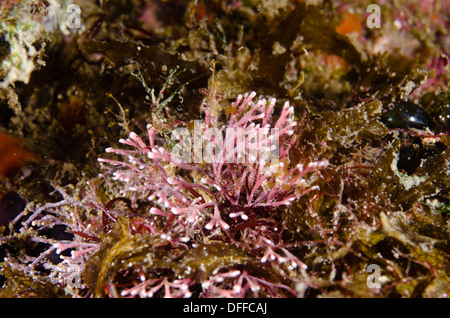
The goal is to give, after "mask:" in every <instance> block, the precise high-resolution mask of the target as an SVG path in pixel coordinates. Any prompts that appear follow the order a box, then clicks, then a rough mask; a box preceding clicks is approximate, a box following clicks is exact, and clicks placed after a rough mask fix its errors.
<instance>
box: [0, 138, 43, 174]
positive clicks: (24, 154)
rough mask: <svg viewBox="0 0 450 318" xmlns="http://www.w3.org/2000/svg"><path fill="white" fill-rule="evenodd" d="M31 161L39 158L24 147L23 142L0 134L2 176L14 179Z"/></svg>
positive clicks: (0, 169)
mask: <svg viewBox="0 0 450 318" xmlns="http://www.w3.org/2000/svg"><path fill="white" fill-rule="evenodd" d="M29 159H34V160H38V159H39V156H38V155H36V154H34V153H32V152H30V151H29V150H27V149H26V148H25V147H23V146H22V140H20V139H19V138H16V137H11V136H8V135H4V134H0V175H2V176H5V177H12V176H14V174H15V173H16V172H17V171H18V170H19V168H20V167H21V166H22V165H23V163H24V162H25V161H27V160H29Z"/></svg>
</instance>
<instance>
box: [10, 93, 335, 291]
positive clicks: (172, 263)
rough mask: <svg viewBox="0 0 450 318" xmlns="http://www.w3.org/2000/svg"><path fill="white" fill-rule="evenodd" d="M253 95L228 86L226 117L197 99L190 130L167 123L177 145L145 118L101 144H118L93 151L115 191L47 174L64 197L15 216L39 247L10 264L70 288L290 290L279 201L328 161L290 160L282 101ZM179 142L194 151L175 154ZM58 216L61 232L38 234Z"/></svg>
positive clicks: (299, 191) (295, 280) (295, 287)
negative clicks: (230, 98)
mask: <svg viewBox="0 0 450 318" xmlns="http://www.w3.org/2000/svg"><path fill="white" fill-rule="evenodd" d="M255 96H256V93H254V92H253V93H251V94H246V95H244V96H241V95H240V96H238V98H237V100H236V101H235V102H234V103H232V104H231V108H232V111H231V115H230V117H229V119H228V120H227V121H226V123H227V124H226V125H223V126H221V127H219V126H217V125H215V124H213V123H216V124H217V122H218V121H216V120H212V118H211V116H210V114H209V112H208V110H206V115H205V120H204V123H201V124H199V123H198V122H197V123H196V125H194V126H195V127H196V128H197V129H194V132H191V131H189V130H188V129H187V128H184V127H182V128H180V127H178V128H177V129H174V135H173V136H175V137H176V138H175V139H176V140H175V141H179V142H178V143H177V144H176V145H174V142H173V141H174V140H171V141H170V140H169V139H168V138H167V136H165V137H164V135H163V134H162V132H161V131H160V130H159V127H158V126H151V125H149V126H148V127H147V131H146V132H145V134H144V135H145V136H146V138H144V137H143V136H142V137H141V136H139V135H138V134H136V133H135V132H131V133H130V134H129V138H127V139H121V140H120V142H121V143H122V144H124V145H126V146H127V147H129V148H128V149H117V148H108V149H106V152H108V153H111V154H116V155H117V158H115V159H110V158H108V159H107V158H100V159H98V160H99V161H100V162H101V163H102V165H103V166H104V168H105V170H104V171H105V172H104V173H103V174H102V175H101V177H102V178H103V181H104V182H105V183H106V184H108V189H116V192H115V193H114V194H113V196H114V198H113V199H112V200H110V201H109V202H108V203H106V204H105V203H103V200H102V194H101V193H98V192H99V191H98V185H96V184H95V182H88V186H87V188H86V189H85V190H84V191H82V192H80V193H78V194H74V193H68V192H67V191H66V190H65V189H63V188H60V187H56V186H55V187H56V189H57V190H58V191H59V193H60V194H61V195H62V196H63V200H62V201H60V202H58V203H48V204H46V205H44V206H42V207H40V208H33V207H31V206H30V207H29V208H28V210H30V211H31V212H32V213H31V214H29V215H28V216H27V218H26V221H23V222H22V225H21V232H22V233H23V235H27V234H26V233H29V235H30V239H31V240H32V241H33V242H35V243H36V244H41V245H42V253H40V255H39V256H37V257H28V258H27V259H24V260H23V261H22V262H20V263H17V262H13V261H12V259H11V260H10V265H9V266H10V270H11V271H21V272H27V273H28V274H29V275H33V273H36V274H37V273H38V272H40V271H42V269H45V270H49V271H50V272H51V273H52V274H51V275H50V276H48V277H47V279H48V281H49V282H50V283H52V284H56V285H58V286H61V287H62V288H64V290H65V291H66V292H68V293H71V294H72V295H73V296H75V297H79V296H81V297H86V296H89V295H92V296H96V297H102V296H109V297H248V296H252V297H286V296H300V295H301V293H302V288H299V286H310V285H311V284H312V282H311V281H310V279H309V276H308V275H307V273H306V269H307V266H306V265H305V264H304V263H303V262H302V261H301V259H299V258H298V257H297V256H296V255H295V252H294V251H292V250H291V248H290V246H289V244H285V243H284V238H283V234H284V231H285V230H286V229H285V225H284V223H283V217H280V213H283V211H284V210H283V207H286V206H289V205H290V204H292V202H293V201H295V200H297V199H298V198H300V197H302V196H304V195H305V194H306V193H308V192H311V191H316V190H317V189H318V186H317V185H314V181H315V180H317V178H318V177H320V173H319V172H320V170H322V169H324V168H325V167H326V166H327V165H328V162H327V161H313V162H309V163H308V162H304V163H296V164H295V165H294V164H293V163H292V162H291V161H290V160H291V159H290V156H289V152H290V150H291V148H292V147H293V145H294V142H295V140H296V138H297V135H298V130H299V125H298V124H297V122H296V121H295V120H294V109H293V107H290V106H289V103H288V102H286V103H285V104H284V105H283V106H282V107H281V109H279V107H278V105H277V103H276V100H275V99H274V98H273V99H271V100H270V101H267V100H265V99H261V100H258V101H257V102H254V101H253V99H254V98H255ZM274 112H278V113H279V115H278V116H277V118H274V117H275V116H273V113H274ZM185 126H186V127H188V125H185ZM191 133H193V135H194V142H192V141H191V140H190V139H189V135H190V134H191ZM223 135H225V136H226V138H225V140H224V139H223V138H222V137H223ZM181 136H183V137H181ZM205 136H206V137H205ZM145 139H147V140H145ZM144 140H145V141H144ZM169 145H170V146H169ZM187 145H190V146H192V145H194V147H193V153H194V154H193V156H188V154H189V151H184V154H183V156H181V155H180V150H183V149H184V150H186V149H188V150H189V149H192V148H190V147H186V146H187ZM196 147H201V150H202V151H199V150H198V148H196ZM190 154H192V153H190ZM198 155H201V157H200V158H199V157H198ZM189 158H190V160H187V159H189ZM28 213H29V212H27V211H24V212H23V213H21V214H20V215H18V216H17V217H16V219H15V220H13V223H16V222H17V221H18V220H19V219H21V218H23V217H25V216H26V214H28ZM57 227H59V231H60V232H62V233H63V234H64V235H63V236H64V237H62V238H61V237H60V238H57V237H56V236H55V235H53V234H52V235H50V236H49V235H47V236H45V235H39V233H44V232H46V233H48V232H49V231H50V232H52V233H54V232H55V229H56V228H57ZM36 233H37V234H38V235H36ZM5 239H6V238H5ZM7 260H8V258H7Z"/></svg>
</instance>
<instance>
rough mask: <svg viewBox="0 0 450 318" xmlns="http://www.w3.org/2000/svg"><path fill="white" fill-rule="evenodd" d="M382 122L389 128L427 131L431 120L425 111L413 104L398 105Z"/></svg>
mask: <svg viewBox="0 0 450 318" xmlns="http://www.w3.org/2000/svg"><path fill="white" fill-rule="evenodd" d="M381 120H382V122H383V123H384V124H385V125H386V126H387V127H388V128H401V129H408V128H418V129H425V128H426V127H429V125H430V119H429V117H428V115H427V113H426V112H425V110H423V108H421V107H420V106H419V105H416V104H414V103H411V102H399V103H397V104H396V105H395V106H394V108H392V109H391V110H389V111H388V112H386V113H384V114H383V115H382V116H381Z"/></svg>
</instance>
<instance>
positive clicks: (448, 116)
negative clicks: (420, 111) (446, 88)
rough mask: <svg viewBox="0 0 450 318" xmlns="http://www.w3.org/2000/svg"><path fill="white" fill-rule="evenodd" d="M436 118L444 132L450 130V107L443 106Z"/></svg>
mask: <svg viewBox="0 0 450 318" xmlns="http://www.w3.org/2000/svg"><path fill="white" fill-rule="evenodd" d="M436 117H437V120H438V122H439V124H440V125H441V127H442V128H443V129H444V130H450V105H444V106H442V107H441V109H439V112H438V113H437V116H436Z"/></svg>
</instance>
